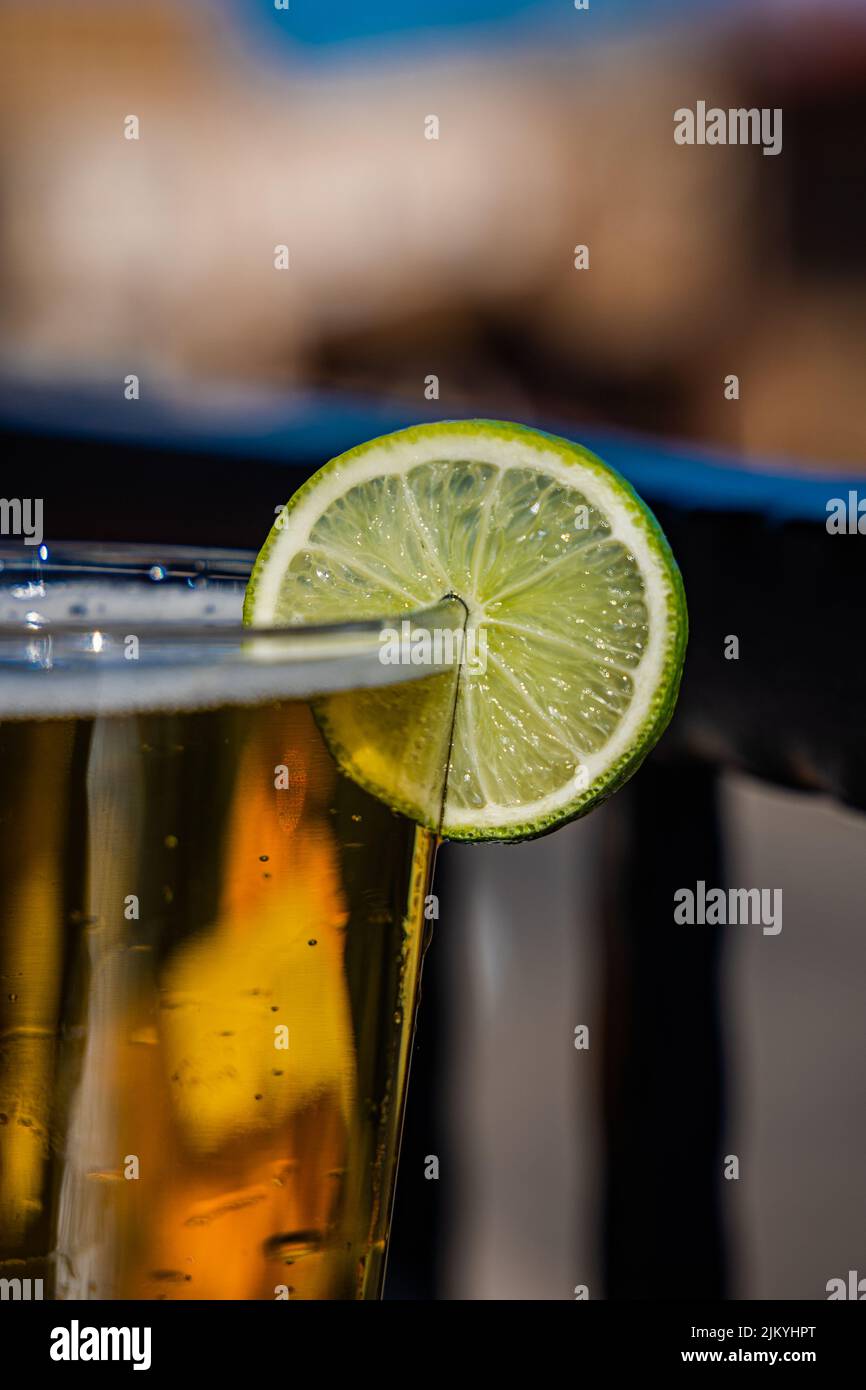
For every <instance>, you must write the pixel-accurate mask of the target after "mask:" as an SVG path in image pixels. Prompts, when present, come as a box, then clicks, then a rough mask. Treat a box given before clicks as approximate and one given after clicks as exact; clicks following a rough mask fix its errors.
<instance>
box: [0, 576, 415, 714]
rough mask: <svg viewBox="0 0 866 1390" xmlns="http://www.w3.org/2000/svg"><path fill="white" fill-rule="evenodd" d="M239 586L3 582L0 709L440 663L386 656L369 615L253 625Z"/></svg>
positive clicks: (217, 692)
mask: <svg viewBox="0 0 866 1390" xmlns="http://www.w3.org/2000/svg"><path fill="white" fill-rule="evenodd" d="M243 596H244V586H243V584H242V583H240V582H238V581H236V580H228V581H222V580H220V581H216V582H214V581H212V580H201V579H198V580H196V579H193V580H191V581H190V582H189V583H187V582H183V581H181V582H178V581H177V580H176V579H173V580H171V581H168V580H167V581H165V582H164V583H163V582H159V581H157V582H154V581H153V580H150V581H145V582H143V583H142V582H138V583H135V582H129V581H128V580H121V579H117V580H115V579H110V578H106V579H105V580H101V581H94V580H92V579H87V580H84V579H81V580H79V579H61V578H55V577H53V576H52V577H51V578H50V579H49V580H47V581H43V580H40V579H39V577H38V576H36V577H34V578H32V579H28V580H24V581H21V582H17V583H15V584H8V583H7V586H6V587H5V588H3V589H0V625H2V632H0V720H2V719H25V718H34V717H38V718H49V717H61V718H62V717H70V718H71V717H75V716H86V717H90V716H94V715H108V714H110V715H124V714H133V713H136V712H139V711H146V710H151V711H156V710H164V711H171V710H189V709H199V708H201V709H207V708H215V707H217V706H220V705H236V704H244V705H245V704H259V703H262V702H264V701H269V700H280V699H282V700H298V699H309V698H311V697H312V696H315V695H322V694H327V693H330V692H333V691H337V690H353V689H358V688H370V687H376V686H383V685H387V684H391V683H393V682H395V681H405V680H412V679H419V678H421V677H423V676H426V675H431V674H432V673H433V671H434V670H436V669H442V668H441V667H439V668H437V667H435V666H434V667H431V666H426V667H413V666H405V665H404V666H394V665H386V664H383V662H382V661H381V660H380V653H381V650H382V647H381V642H380V639H379V627H378V625H372V626H371V627H364V626H360V625H358V626H355V627H353V628H352V627H350V628H348V629H346V628H343V629H334V630H332V631H329V630H327V629H318V630H317V629H315V628H306V629H305V628H286V629H284V630H283V632H281V633H279V634H272V633H271V634H260V635H259V636H257V635H256V632H255V630H254V629H245V628H243V626H242V622H241V619H242V609H243ZM103 629H105V630H104V631H103ZM284 634H285V635H284ZM131 639H134V640H131ZM136 643H137V647H136ZM127 653H136V654H135V655H132V656H129V657H128V656H127Z"/></svg>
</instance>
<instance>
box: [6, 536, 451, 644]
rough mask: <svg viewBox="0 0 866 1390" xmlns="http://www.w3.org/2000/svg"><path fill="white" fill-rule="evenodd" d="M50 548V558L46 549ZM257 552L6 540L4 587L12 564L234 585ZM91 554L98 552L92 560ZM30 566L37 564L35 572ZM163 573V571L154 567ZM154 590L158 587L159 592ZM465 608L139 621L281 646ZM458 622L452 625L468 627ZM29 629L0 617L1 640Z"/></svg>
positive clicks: (443, 601) (63, 628)
mask: <svg viewBox="0 0 866 1390" xmlns="http://www.w3.org/2000/svg"><path fill="white" fill-rule="evenodd" d="M43 551H47V555H45V556H43V554H42V552H43ZM256 555H257V552H256V551H254V550H245V549H232V548H228V547H220V546H194V545H193V546H189V545H177V544H167V545H161V544H152V543H146V542H140V541H129V542H127V541H54V542H51V543H50V544H49V543H47V542H43V543H42V544H40V545H39V546H35V545H34V546H33V547H32V548H25V547H24V546H23V545H22V544H21V542H9V541H6V540H0V590H2V589H3V587H5V584H6V580H7V578H8V576H9V572H10V569H11V570H13V572H14V570H16V569H17V570H21V571H22V577H23V574H24V573H29V576H30V578H31V579H38V578H39V577H41V576H43V575H45V574H46V572H47V573H48V574H54V575H56V576H57V577H62V578H74V579H86V578H88V577H91V576H92V577H93V579H94V580H96V581H97V582H99V581H101V580H103V579H105V580H111V579H124V578H130V579H136V578H139V579H142V580H143V579H145V578H146V577H151V579H152V582H153V583H154V586H156V585H157V584H160V583H162V582H164V580H166V579H169V580H187V581H188V582H189V584H190V585H191V586H193V585H195V583H196V581H202V580H204V581H210V582H212V583H214V584H221V583H229V582H233V583H236V584H240V583H244V584H245V583H246V581H247V580H248V579H249V577H250V574H251V573H252V569H253V566H254V564H255V561H256ZM84 556H87V557H91V556H92V561H91V560H90V559H89V558H87V559H85V558H83V557H84ZM28 564H29V566H30V569H29V571H28ZM154 570H160V571H162V573H160V574H159V575H158V576H157V575H154V574H153V573H152V572H153V571H154ZM153 592H154V593H157V592H158V590H157V589H156V587H154V589H153ZM458 607H459V610H460V611H461V612H464V613H465V605H464V604H463V601H462V599H460V598H459V597H458V596H457V595H456V594H443V595H442V597H441V598H440V599H438V600H437V601H436V602H434V603H431V604H429V605H426V606H425V607H423V608H418V609H402V610H394V611H389V612H388V613H387V614H385V615H384V616H382V617H381V618H345V619H340V620H339V621H337V622H333V623H296V624H292V625H284V626H267V627H258V626H257V627H249V626H247V625H246V624H244V623H243V622H242V621H240V620H237V621H232V620H229V621H226V620H211V621H208V620H206V619H197V620H192V621H191V620H190V619H188V618H184V619H181V620H177V621H174V620H169V621H166V620H164V619H157V620H153V619H150V618H145V619H141V618H139V617H135V618H134V621H135V622H136V624H137V625H138V626H139V627H140V628H142V629H143V630H146V631H147V633H148V635H165V636H166V637H176V638H178V639H180V640H185V641H190V642H193V643H197V642H203V643H205V644H206V643H207V642H208V641H209V640H211V639H212V638H213V637H220V638H223V639H224V638H230V637H231V636H232V635H235V636H236V637H237V638H238V640H242V641H243V642H244V643H245V644H249V643H250V642H251V641H253V640H254V641H255V642H256V643H259V642H261V643H267V642H269V641H271V640H274V641H277V642H278V643H279V644H280V645H281V646H286V645H291V644H292V643H293V642H296V643H298V644H301V643H302V642H303V641H304V639H308V638H311V637H316V638H324V639H327V638H328V637H331V636H333V637H334V638H335V639H337V638H340V637H342V636H348V637H351V636H354V635H357V636H359V637H363V636H365V635H367V636H368V635H370V634H376V635H377V636H378V635H379V634H380V633H381V632H382V630H383V629H384V628H388V627H393V626H395V624H396V625H399V624H400V623H402V622H409V623H411V624H412V625H413V626H417V627H422V628H428V627H430V626H431V625H432V624H431V623H430V622H429V621H428V620H430V619H434V618H438V617H441V616H442V615H443V612H446V611H451V612H453V613H454V614H455V616H456V615H457V613H458ZM131 621H133V618H132V617H131V616H130V617H129V618H126V619H124V618H123V617H122V616H120V617H118V618H114V617H111V618H109V619H106V620H105V621H99V622H97V621H95V620H89V621H84V622H82V621H80V620H78V621H69V620H66V619H64V620H62V621H56V620H54V619H51V620H49V621H48V622H46V624H45V626H44V627H41V628H39V630H38V631H37V632H34V634H33V635H34V636H38V635H43V636H47V635H48V634H49V633H50V634H52V635H54V636H59V635H62V634H66V633H68V634H74V635H78V634H83V633H87V632H93V631H94V630H95V629H98V630H99V631H101V632H104V633H109V632H111V631H112V630H113V631H119V629H120V628H121V627H128V626H129V623H130V622H131ZM462 625H463V622H462V618H461V619H460V621H459V623H458V624H455V623H450V624H447V626H449V627H452V628H456V627H457V626H461V627H462ZM26 627H27V623H26V621H24V620H23V615H22V621H21V622H20V623H19V622H15V623H9V622H5V621H4V620H3V619H2V617H0V637H12V636H20V635H21V633H22V630H23V629H25V628H26Z"/></svg>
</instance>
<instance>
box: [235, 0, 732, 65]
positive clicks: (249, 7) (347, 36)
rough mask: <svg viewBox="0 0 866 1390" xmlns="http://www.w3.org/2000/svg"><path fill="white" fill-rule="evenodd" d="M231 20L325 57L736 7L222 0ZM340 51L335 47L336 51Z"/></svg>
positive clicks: (552, 0)
mask: <svg viewBox="0 0 866 1390" xmlns="http://www.w3.org/2000/svg"><path fill="white" fill-rule="evenodd" d="M224 4H225V5H226V7H227V9H228V12H229V14H230V16H231V19H232V21H233V23H234V24H235V25H236V26H237V27H238V29H240V30H245V31H246V32H247V35H248V36H249V37H251V38H253V39H254V40H255V39H256V38H258V39H259V40H261V41H262V42H263V43H264V44H266V45H267V47H268V49H269V51H270V53H271V56H273V57H277V58H279V57H280V56H281V50H282V52H283V54H284V56H285V57H287V58H288V57H289V56H290V55H293V56H294V55H295V54H296V53H297V50H298V49H302V50H304V57H305V58H310V57H315V56H317V51H321V53H320V55H319V56H322V57H333V56H334V50H338V49H341V48H345V47H347V46H348V47H349V48H351V47H353V46H357V47H359V48H361V47H363V46H366V45H368V44H369V41H370V40H378V41H379V44H380V48H381V44H382V41H383V40H386V41H393V40H397V41H398V42H402V43H408V44H412V43H414V42H419V41H422V42H423V41H424V40H429V39H430V38H431V37H432V36H434V35H435V36H437V37H441V38H443V39H445V40H446V41H447V40H448V39H449V37H450V38H452V39H453V40H454V41H467V40H468V41H474V40H484V39H486V38H492V37H494V36H495V38H496V39H497V41H505V42H508V41H509V40H510V41H512V42H528V41H538V42H550V43H555V44H557V45H559V44H561V43H563V42H569V41H570V42H574V43H584V42H586V41H588V40H591V39H592V38H593V37H599V36H600V35H602V34H606V35H609V34H610V33H611V31H616V30H617V29H627V30H634V29H635V28H636V27H638V26H641V27H644V26H646V25H655V24H657V23H658V22H659V21H664V20H667V19H670V18H674V17H680V18H689V19H694V18H700V17H701V16H704V15H713V14H720V13H722V12H724V11H725V10H734V9H741V8H742V4H741V3H740V0H590V8H589V10H586V11H580V12H577V11H576V10H575V8H574V0H378V2H377V3H370V4H365V3H363V0H331V3H324V0H290V3H289V8H288V10H278V9H276V7H275V5H274V3H273V0H224ZM341 56H342V55H341Z"/></svg>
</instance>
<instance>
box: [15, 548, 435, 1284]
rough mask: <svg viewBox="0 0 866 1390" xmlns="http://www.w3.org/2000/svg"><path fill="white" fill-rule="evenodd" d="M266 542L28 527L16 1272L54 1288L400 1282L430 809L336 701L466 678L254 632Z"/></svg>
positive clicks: (363, 636) (18, 831)
mask: <svg viewBox="0 0 866 1390" xmlns="http://www.w3.org/2000/svg"><path fill="white" fill-rule="evenodd" d="M251 558H252V557H250V556H247V555H245V554H239V553H237V552H226V551H212V552H195V551H189V550H178V549H173V550H170V551H169V550H161V551H155V550H154V551H144V550H142V549H140V548H132V547H107V546H95V545H94V546H78V547H70V546H57V547H52V549H51V552H50V554H49V553H48V551H47V549H46V547H44V546H42V547H40V549H39V551H38V552H34V551H32V550H28V549H27V548H25V547H19V548H16V549H13V548H12V547H6V548H5V549H4V550H3V551H2V559H3V569H2V572H0V782H2V796H0V1277H3V1278H9V1279H15V1278H22V1279H26V1278H29V1279H31V1280H32V1281H35V1280H39V1279H41V1280H42V1281H43V1283H42V1288H44V1291H45V1294H44V1296H45V1297H51V1298H58V1299H274V1298H293V1299H355V1298H376V1297H379V1296H381V1289H382V1282H383V1276H384V1266H385V1254H386V1242H387V1236H388V1225H389V1220H390V1213H391V1205H392V1198H393V1189H394V1181H395V1173H396V1162H397V1151H398V1146H399V1139H400V1128H401V1122H402V1115H403V1108H404V1103H405V1096H406V1083H407V1074H408V1070H409V1058H410V1046H411V1041H412V1033H413V1027H414V1013H415V1004H416V998H417V992H418V977H419V971H420V965H421V958H422V954H423V948H424V940H425V928H427V927H428V926H429V919H430V918H431V917H432V915H433V912H432V910H431V909H432V907H433V904H434V900H433V899H431V898H430V897H429V888H430V877H431V868H432V859H433V853H434V848H435V842H436V836H435V825H434V826H433V827H431V828H430V829H421V828H419V826H417V825H416V824H415V823H414V822H413V821H411V820H409V819H407V818H406V817H405V816H403V815H401V814H399V813H398V812H396V811H393V810H391V809H390V808H389V807H388V806H387V805H385V804H384V803H383V802H381V801H379V800H377V799H375V798H374V797H373V796H372V795H370V794H369V793H368V792H367V791H365V790H362V788H361V787H360V786H358V785H356V784H355V783H354V782H353V781H352V780H351V779H350V778H348V777H347V776H345V775H344V774H343V773H342V772H341V771H340V770H339V769H338V767H337V765H336V763H335V761H334V758H333V756H332V754H331V752H330V751H329V748H328V745H327V741H326V739H325V737H324V736H323V734H322V732H321V730H320V723H319V722H317V710H318V703H317V702H318V701H320V700H321V698H322V697H323V696H324V697H325V698H334V692H341V694H340V698H344V699H349V700H351V699H353V698H356V697H355V696H354V694H353V692H356V691H357V690H360V689H364V690H367V689H368V688H370V687H378V686H380V685H384V683H386V682H390V681H400V682H404V681H412V682H413V683H414V685H413V688H414V689H415V690H417V691H418V693H419V701H420V698H421V692H422V691H423V690H424V689H425V687H427V688H428V690H429V685H428V683H429V682H447V683H450V686H451V687H453V686H455V685H456V679H457V676H456V672H455V670H454V669H453V667H447V668H443V669H431V668H430V667H427V668H422V669H419V668H418V667H411V666H395V665H383V663H382V662H381V660H380V659H379V657H380V654H381V644H380V637H381V629H382V624H381V623H379V622H365V623H347V624H343V625H340V626H339V627H326V628H298V629H295V628H283V629H280V630H270V631H259V630H257V631H256V632H255V633H254V634H252V635H251V633H250V630H248V629H244V628H243V627H242V625H241V622H240V610H241V602H242V597H243V590H244V586H245V582H246V578H247V576H248V573H249V567H250V561H251ZM455 608H458V609H459V605H457V604H456V603H455V601H453V600H446V601H445V602H444V603H443V604H442V605H440V607H439V608H438V609H436V610H433V611H431V613H429V614H426V615H421V617H417V621H418V622H421V619H422V617H423V618H424V619H425V620H426V622H427V624H428V625H429V626H439V627H453V626H454V625H455V623H457V622H459V621H460V620H461V618H462V613H459V612H458V613H456V614H455V612H454V610H455ZM401 616H404V615H401ZM329 692H330V695H329V694H328V693H329ZM449 698H452V697H451V696H450V694H449ZM410 703H411V702H410ZM419 708H420V704H419ZM435 723H436V721H431V723H430V727H429V728H426V727H419V728H418V729H415V730H413V731H412V740H411V742H412V747H413V756H416V755H417V751H418V748H419V747H420V746H421V744H422V743H423V741H424V740H425V739H427V740H440V742H441V746H438V745H437V746H436V747H435V748H433V749H428V750H427V753H429V755H430V756H431V757H432V758H433V759H434V761H435V765H436V767H437V768H441V785H442V788H443V790H444V785H445V775H446V764H447V740H446V741H444V742H443V741H442V740H443V730H442V729H441V728H437V727H433V725H435ZM444 733H446V734H447V730H446V731H444ZM425 756H426V754H425Z"/></svg>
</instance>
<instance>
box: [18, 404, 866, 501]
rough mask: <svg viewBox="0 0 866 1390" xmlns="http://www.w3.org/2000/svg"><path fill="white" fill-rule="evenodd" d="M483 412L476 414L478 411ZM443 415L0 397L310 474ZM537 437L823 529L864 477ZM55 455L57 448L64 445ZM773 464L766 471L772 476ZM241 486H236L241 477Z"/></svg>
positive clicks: (25, 417) (63, 419)
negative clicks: (836, 504)
mask: <svg viewBox="0 0 866 1390" xmlns="http://www.w3.org/2000/svg"><path fill="white" fill-rule="evenodd" d="M480 413H482V412H480V411H479V414H480ZM443 418H448V417H447V416H443V415H442V413H441V412H439V413H433V412H431V411H425V410H423V409H422V408H421V407H420V406H418V405H409V404H407V403H406V402H404V401H401V400H397V399H388V398H385V399H380V398H372V397H370V398H368V397H362V396H349V395H345V394H342V393H336V392H328V391H310V392H302V393H297V394H292V395H291V396H288V397H286V396H283V397H275V396H261V397H256V398H254V399H252V400H251V401H250V403H249V405H248V406H247V407H243V406H241V405H238V406H236V407H234V408H232V409H231V410H228V409H224V408H221V407H215V406H211V405H209V404H207V403H206V402H202V403H201V405H200V406H199V407H198V408H197V409H195V410H192V409H190V408H189V406H175V405H173V404H171V403H167V402H165V401H163V402H154V401H150V402H145V401H143V400H142V401H138V402H136V403H135V404H130V403H129V402H127V401H123V400H122V399H117V397H115V396H112V397H111V398H110V399H109V398H108V397H106V396H105V395H104V394H103V393H101V392H98V393H97V392H91V393H85V392H81V391H76V392H74V393H73V392H71V391H69V392H64V391H56V392H52V393H50V394H48V393H45V392H44V391H35V390H31V389H28V388H27V387H16V388H14V389H13V388H11V387H9V386H8V385H7V386H5V387H4V388H2V389H0V426H3V427H5V428H6V429H7V430H21V431H24V432H27V433H32V434H38V435H49V436H52V435H53V436H57V437H58V438H60V439H62V438H64V437H65V438H77V439H81V438H89V439H94V440H98V441H100V442H107V443H116V444H118V445H124V444H126V445H138V446H146V447H148V448H151V449H161V450H165V451H168V452H174V453H179V452H180V453H183V452H188V453H189V454H197V455H201V454H211V455H220V456H223V457H225V456H229V457H233V456H235V457H238V458H239V459H243V458H256V459H260V460H263V461H271V462H273V463H274V465H275V466H278V465H280V464H282V465H285V466H289V467H293V468H296V469H297V468H304V469H310V468H317V467H319V466H320V465H321V464H322V463H325V462H326V461H327V460H328V459H329V458H333V457H334V455H335V454H340V453H342V452H343V451H344V450H345V449H349V448H352V446H353V445H355V444H359V443H361V442H362V441H363V440H365V439H372V438H374V437H375V436H376V435H379V434H387V433H388V432H389V431H390V430H396V429H403V428H404V427H405V426H407V425H413V424H418V423H419V422H420V421H422V420H424V419H427V420H435V419H443ZM524 423H526V424H534V425H535V426H536V427H537V428H539V429H547V430H550V431H551V432H553V433H559V434H562V435H564V436H565V437H566V438H571V439H578V440H579V441H580V443H582V444H584V445H586V447H587V448H589V449H592V450H593V451H594V452H595V453H597V454H598V455H599V456H600V457H601V458H603V459H604V460H605V462H606V463H609V464H610V465H611V466H612V467H613V468H616V469H617V470H618V471H619V472H620V473H622V474H623V476H624V477H626V478H628V480H629V481H630V482H631V483H632V484H633V485H634V487H635V488H636V489H637V491H638V492H640V493H641V494H642V495H643V496H645V497H647V498H648V499H649V500H650V501H652V502H654V503H668V504H670V505H672V506H676V507H682V508H685V509H687V510H689V509H700V510H712V511H721V512H733V511H736V512H740V511H747V512H756V513H760V514H762V515H763V516H765V517H767V518H768V519H772V520H776V521H793V520H803V521H814V522H820V523H821V525H823V524H824V522H825V521H826V516H827V501H828V499H829V498H831V497H847V492H848V489H849V488H851V487H854V486H855V485H856V484H857V482H858V481H859V482H861V483H862V480H863V474H864V469H863V468H862V467H861V468H860V469H859V472H857V471H855V468H856V465H853V464H852V465H851V469H850V471H848V472H842V471H841V470H839V468H838V465H836V466H834V468H833V470H832V471H830V470H829V469H826V468H821V467H820V466H819V465H817V464H816V465H814V466H813V467H812V468H811V469H810V468H809V465H808V464H805V463H801V464H799V465H798V466H797V469H796V471H793V472H791V471H789V472H785V469H784V461H783V460H779V462H778V465H776V464H775V463H773V465H772V466H770V465H768V464H767V463H766V462H765V463H764V464H763V465H762V464H761V463H760V462H758V461H754V462H752V461H750V462H749V463H748V465H747V466H744V465H743V463H738V462H737V461H736V460H735V459H733V458H731V457H730V456H725V455H724V454H722V453H721V452H716V451H714V450H709V449H706V448H704V447H699V446H693V445H690V444H689V443H688V442H684V441H680V440H677V441H675V442H674V441H666V440H657V439H653V438H651V437H648V436H644V435H639V434H631V433H628V432H626V431H617V430H611V429H599V428H598V427H595V426H593V427H591V428H586V429H584V428H583V427H581V426H579V425H575V424H574V423H569V424H563V423H562V422H560V423H559V424H557V422H556V421H551V420H549V419H544V420H531V419H530V420H526V421H525V422H524ZM60 447H62V446H60ZM771 468H772V471H771ZM239 486H242V479H239Z"/></svg>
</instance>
